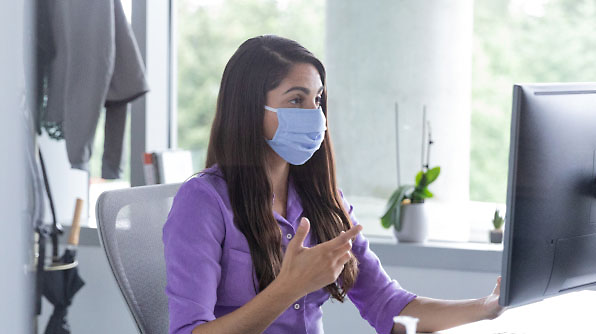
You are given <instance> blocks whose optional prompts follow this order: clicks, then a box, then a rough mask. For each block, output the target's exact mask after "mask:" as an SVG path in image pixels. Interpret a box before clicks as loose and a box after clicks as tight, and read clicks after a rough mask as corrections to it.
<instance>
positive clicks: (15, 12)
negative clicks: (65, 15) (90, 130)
mask: <svg viewBox="0 0 596 334" xmlns="http://www.w3.org/2000/svg"><path fill="white" fill-rule="evenodd" d="M31 4H32V1H2V2H0V43H1V45H3V46H4V47H5V50H3V51H2V52H0V101H2V107H1V109H0V110H1V113H0V115H1V117H2V118H1V119H2V130H1V131H0V152H1V153H2V156H3V157H2V164H1V165H0V212H2V220H0V225H1V227H2V230H1V232H0V249H1V251H0V268H2V270H1V272H2V274H1V275H0V300H1V301H0V332H1V333H30V332H31V330H32V320H33V317H32V308H31V303H30V302H31V300H32V298H31V295H30V292H31V291H32V286H33V285H32V283H33V282H32V280H31V278H32V275H31V274H30V273H29V267H27V263H28V260H29V258H30V257H29V256H30V255H31V253H32V248H31V246H32V243H31V240H32V233H31V217H30V208H31V204H32V201H31V199H30V197H29V196H28V194H29V193H28V191H29V188H30V186H31V182H30V179H29V177H28V174H27V164H26V155H25V143H26V141H25V139H26V136H28V135H31V133H29V131H28V130H27V129H26V127H25V118H24V117H25V115H24V107H25V106H26V102H27V99H26V95H25V93H26V73H27V70H29V69H30V68H31V67H30V66H31V65H32V64H31V62H30V61H31V53H30V51H31V46H32V36H31V34H30V31H27V30H26V28H29V27H31V22H32V14H33V11H32V7H31V6H32V5H31Z"/></svg>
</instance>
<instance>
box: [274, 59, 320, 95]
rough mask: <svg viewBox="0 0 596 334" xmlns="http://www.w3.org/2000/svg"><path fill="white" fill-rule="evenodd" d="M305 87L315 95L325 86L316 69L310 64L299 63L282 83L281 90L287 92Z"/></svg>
mask: <svg viewBox="0 0 596 334" xmlns="http://www.w3.org/2000/svg"><path fill="white" fill-rule="evenodd" d="M296 86H298V87H304V88H307V89H309V90H311V91H313V92H315V93H317V92H318V91H319V88H320V87H321V86H323V83H322V82H321V76H320V75H319V71H317V69H316V67H314V66H313V65H312V64H308V63H299V64H295V65H293V66H292V67H291V69H290V71H289V72H288V75H286V77H285V78H284V79H283V80H282V81H281V83H280V85H279V87H278V88H279V89H280V90H281V91H282V92H285V91H286V90H287V89H290V88H292V87H296Z"/></svg>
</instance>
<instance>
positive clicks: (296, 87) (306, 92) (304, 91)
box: [284, 86, 323, 95]
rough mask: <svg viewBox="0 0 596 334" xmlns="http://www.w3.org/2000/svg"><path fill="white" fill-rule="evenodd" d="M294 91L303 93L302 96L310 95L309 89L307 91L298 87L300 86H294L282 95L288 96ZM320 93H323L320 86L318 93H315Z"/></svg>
mask: <svg viewBox="0 0 596 334" xmlns="http://www.w3.org/2000/svg"><path fill="white" fill-rule="evenodd" d="M294 90H299V91H301V92H303V93H304V94H306V95H308V94H310V89H308V88H305V87H300V86H295V87H292V88H290V89H288V90H286V91H285V92H284V94H288V93H289V92H291V91H294ZM322 91H323V86H321V88H319V90H318V92H317V93H320V92H322Z"/></svg>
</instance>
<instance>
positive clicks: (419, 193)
mask: <svg viewBox="0 0 596 334" xmlns="http://www.w3.org/2000/svg"><path fill="white" fill-rule="evenodd" d="M396 118H397V106H396ZM422 124H423V125H426V126H427V127H428V142H425V137H426V136H425V130H426V128H425V126H423V130H422V138H423V149H422V159H421V160H422V170H421V171H419V172H418V173H417V174H416V179H415V184H414V185H400V186H398V188H397V190H395V191H394V192H393V194H391V196H390V197H389V201H388V202H387V205H386V207H385V213H384V214H383V216H382V217H381V225H383V227H385V228H391V227H392V226H393V227H394V233H395V235H396V237H397V239H398V240H399V241H400V242H424V241H426V239H427V236H428V221H427V215H426V207H425V206H424V201H425V199H427V198H431V197H433V193H432V192H430V190H428V186H429V185H430V184H431V183H433V182H434V181H436V179H437V178H438V177H439V174H440V173H441V168H440V167H434V168H429V160H430V147H431V145H432V144H433V140H432V136H431V132H430V124H429V123H428V124H427V122H426V107H425V108H424V109H423V123H422ZM425 146H426V162H424V153H425V152H424V151H425V150H424V148H425ZM397 147H398V148H399V143H398V145H397ZM397 156H398V166H399V149H398V152H397ZM398 183H399V168H398Z"/></svg>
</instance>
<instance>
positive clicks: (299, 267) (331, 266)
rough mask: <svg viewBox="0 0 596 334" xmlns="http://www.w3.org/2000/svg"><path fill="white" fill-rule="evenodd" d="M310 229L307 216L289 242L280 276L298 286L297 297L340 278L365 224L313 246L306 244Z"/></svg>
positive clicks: (296, 288) (289, 283)
mask: <svg viewBox="0 0 596 334" xmlns="http://www.w3.org/2000/svg"><path fill="white" fill-rule="evenodd" d="M309 230H310V222H309V221H308V219H307V218H304V217H303V218H302V219H301V221H300V226H299V227H298V230H297V231H296V235H295V236H294V238H293V239H292V241H290V243H289V244H288V248H287V249H286V253H285V255H284V259H283V263H282V266H281V271H280V273H279V276H278V278H277V279H279V280H281V281H283V282H284V283H285V284H287V286H289V287H291V289H293V290H295V291H296V293H297V294H299V296H297V298H300V297H302V296H304V295H306V294H307V293H309V292H312V291H315V290H318V289H321V288H322V287H324V286H327V285H329V284H331V283H333V282H335V281H336V280H337V277H338V276H339V274H340V273H341V272H342V270H343V267H344V264H345V263H346V262H348V261H349V260H350V258H351V257H352V255H351V254H350V250H351V249H352V239H353V238H355V237H356V236H357V235H358V233H360V231H361V230H362V226H360V225H357V226H354V227H352V228H351V229H350V230H348V231H347V232H343V231H342V232H341V234H340V235H339V236H337V237H335V238H334V239H332V240H329V241H327V242H324V243H321V244H318V245H316V246H314V247H311V248H308V247H304V245H303V244H304V240H305V239H306V236H307V234H308V231H309Z"/></svg>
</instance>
